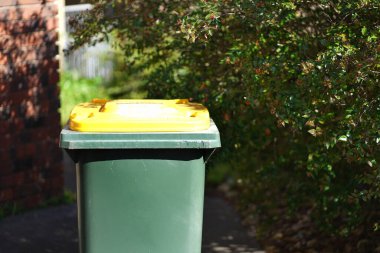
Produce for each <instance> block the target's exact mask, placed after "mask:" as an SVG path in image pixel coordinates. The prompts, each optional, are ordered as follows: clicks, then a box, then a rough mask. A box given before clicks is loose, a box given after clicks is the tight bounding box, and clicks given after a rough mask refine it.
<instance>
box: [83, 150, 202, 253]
mask: <svg viewBox="0 0 380 253" xmlns="http://www.w3.org/2000/svg"><path fill="white" fill-rule="evenodd" d="M204 171H205V167H204V161H203V157H202V153H201V152H200V150H172V149H162V150H157V149H155V150H141V149H138V150H136V149H135V150H85V151H82V152H81V156H80V159H79V166H78V167H77V174H78V179H79V180H78V190H79V191H78V194H79V195H78V196H79V198H78V202H79V205H78V206H79V224H80V226H79V230H80V245H81V246H80V247H81V252H82V253H104V252H109V253H200V252H201V237H202V216H203V198H204V197H203V196H204V174H205V173H204Z"/></svg>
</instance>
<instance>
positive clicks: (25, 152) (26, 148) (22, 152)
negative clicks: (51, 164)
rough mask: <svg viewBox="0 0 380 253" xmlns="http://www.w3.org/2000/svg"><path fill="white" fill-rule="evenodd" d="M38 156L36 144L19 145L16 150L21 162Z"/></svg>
mask: <svg viewBox="0 0 380 253" xmlns="http://www.w3.org/2000/svg"><path fill="white" fill-rule="evenodd" d="M35 154H36V146H35V144H34V143H25V144H24V145H19V146H18V147H17V150H16V158H17V159H19V160H23V159H27V158H30V157H33V156H34V155H35Z"/></svg>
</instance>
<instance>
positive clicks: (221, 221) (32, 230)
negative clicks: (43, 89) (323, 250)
mask: <svg viewBox="0 0 380 253" xmlns="http://www.w3.org/2000/svg"><path fill="white" fill-rule="evenodd" d="M65 163H66V166H65V167H66V171H65V180H66V183H65V184H66V187H67V188H68V189H69V190H72V191H75V174H74V168H73V164H71V163H70V161H69V160H68V159H67V158H65ZM0 242H1V243H0V253H24V252H25V253H50V252H51V253H79V250H78V230H77V211H76V205H75V204H71V205H63V206H57V207H50V208H45V209H39V210H34V211H30V212H27V213H24V214H20V215H17V216H13V217H8V218H5V219H3V220H1V221H0ZM202 242H203V244H202V253H259V252H260V253H263V251H259V250H258V245H257V243H256V241H255V239H254V238H252V237H250V236H249V235H248V234H247V232H246V230H245V229H244V227H242V225H241V224H240V220H239V217H238V215H237V214H236V212H235V211H234V209H233V208H232V207H231V206H229V204H228V203H227V202H226V201H225V200H224V199H223V198H221V197H220V196H218V195H216V194H212V193H211V194H210V193H209V192H206V197H205V211H204V224H203V241H202ZM179 253H180V252H179Z"/></svg>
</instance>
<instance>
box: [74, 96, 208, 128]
mask: <svg viewBox="0 0 380 253" xmlns="http://www.w3.org/2000/svg"><path fill="white" fill-rule="evenodd" d="M69 127H70V129H71V130H75V131H80V132H187V131H198V130H206V129H208V128H209V127H210V116H209V113H208V110H207V108H206V107H204V106H203V105H201V104H197V103H190V102H189V101H188V100H187V99H172V100H160V99H144V100H141V99H140V100H138V99H119V100H110V101H107V100H104V99H93V100H92V101H91V102H89V103H81V104H78V105H76V106H75V107H74V109H73V110H72V111H71V114H70V122H69Z"/></svg>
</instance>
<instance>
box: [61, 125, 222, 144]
mask: <svg viewBox="0 0 380 253" xmlns="http://www.w3.org/2000/svg"><path fill="white" fill-rule="evenodd" d="M59 145H60V147H61V148H64V149H68V150H75V149H215V148H219V147H221V141H220V135H219V131H218V128H217V126H216V125H215V123H214V121H213V120H212V119H210V127H209V128H208V129H206V130H201V131H191V132H79V131H73V130H70V129H69V127H68V126H67V125H66V126H65V127H64V128H63V129H62V131H61V134H60V143H59Z"/></svg>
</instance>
